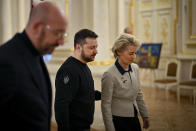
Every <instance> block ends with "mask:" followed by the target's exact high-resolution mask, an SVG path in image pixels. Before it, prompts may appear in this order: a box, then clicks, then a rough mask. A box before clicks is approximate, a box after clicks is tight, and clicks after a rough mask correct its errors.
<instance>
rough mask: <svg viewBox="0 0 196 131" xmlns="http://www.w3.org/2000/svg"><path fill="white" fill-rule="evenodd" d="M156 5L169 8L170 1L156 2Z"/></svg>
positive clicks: (161, 0) (160, 0)
mask: <svg viewBox="0 0 196 131" xmlns="http://www.w3.org/2000/svg"><path fill="white" fill-rule="evenodd" d="M157 5H158V6H169V5H170V0H158V2H157Z"/></svg>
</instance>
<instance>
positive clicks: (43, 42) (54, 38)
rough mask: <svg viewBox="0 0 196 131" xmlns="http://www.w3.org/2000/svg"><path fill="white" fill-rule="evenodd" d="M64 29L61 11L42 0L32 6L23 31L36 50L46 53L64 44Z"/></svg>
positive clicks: (65, 27) (65, 21)
mask: <svg viewBox="0 0 196 131" xmlns="http://www.w3.org/2000/svg"><path fill="white" fill-rule="evenodd" d="M66 29H67V20H66V18H65V15H64V14H63V12H62V11H60V9H59V8H58V7H57V6H55V5H54V4H53V3H51V2H49V1H44V2H40V3H39V4H38V5H36V6H35V7H34V8H33V10H32V12H31V15H30V18H29V22H28V24H27V26H26V28H25V31H26V33H27V35H28V37H29V39H30V40H31V42H32V44H33V45H34V47H35V48H36V49H37V50H38V52H40V54H46V53H52V52H53V50H54V49H55V48H56V47H57V46H58V45H63V44H64V36H65V32H66Z"/></svg>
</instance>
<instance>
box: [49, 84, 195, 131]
mask: <svg viewBox="0 0 196 131" xmlns="http://www.w3.org/2000/svg"><path fill="white" fill-rule="evenodd" d="M95 83H96V81H95ZM142 91H143V93H144V97H145V101H146V103H147V106H148V110H149V114H150V121H151V126H150V128H149V129H148V130H143V131H196V124H195V122H196V105H193V104H192V101H190V99H189V97H187V96H181V102H180V103H178V102H177V100H176V92H175V91H170V93H169V99H168V100H166V98H165V90H164V89H163V88H147V87H146V88H142ZM187 93H189V92H187ZM140 121H141V118H140ZM141 125H142V121H141ZM92 128H93V130H92V131H104V125H103V121H102V115H101V109H100V101H99V102H96V110H95V116H94V123H93V124H92ZM52 131H56V129H55V128H54V129H52Z"/></svg>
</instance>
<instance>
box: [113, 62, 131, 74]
mask: <svg viewBox="0 0 196 131" xmlns="http://www.w3.org/2000/svg"><path fill="white" fill-rule="evenodd" d="M115 66H116V68H117V69H118V71H119V72H120V73H121V74H122V75H123V74H124V73H125V72H130V71H131V72H132V68H131V65H129V70H128V71H125V70H124V69H123V68H122V66H121V65H120V64H119V63H118V59H117V60H116V62H115Z"/></svg>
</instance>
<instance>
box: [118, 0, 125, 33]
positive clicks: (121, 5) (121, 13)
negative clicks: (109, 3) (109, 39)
mask: <svg viewBox="0 0 196 131" xmlns="http://www.w3.org/2000/svg"><path fill="white" fill-rule="evenodd" d="M124 28H125V1H124V0H118V34H120V33H122V31H123V29H124Z"/></svg>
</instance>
